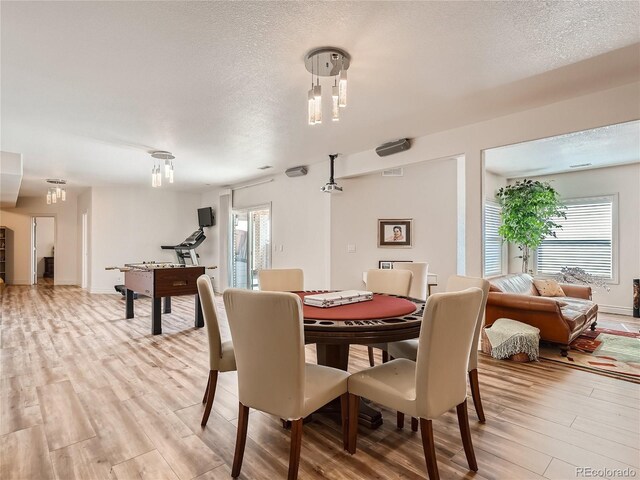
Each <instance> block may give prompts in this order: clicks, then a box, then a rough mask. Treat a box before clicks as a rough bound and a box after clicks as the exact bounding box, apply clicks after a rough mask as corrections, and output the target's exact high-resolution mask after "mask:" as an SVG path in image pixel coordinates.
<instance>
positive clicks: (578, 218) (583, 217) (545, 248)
mask: <svg viewBox="0 0 640 480" xmlns="http://www.w3.org/2000/svg"><path fill="white" fill-rule="evenodd" d="M565 203H566V209H565V213H566V214H567V218H566V219H565V218H555V219H554V220H553V221H554V222H556V223H557V224H559V225H562V228H561V229H557V230H556V237H555V238H554V237H547V238H546V239H545V240H544V241H543V242H542V245H540V247H538V250H537V269H538V273H547V274H554V273H557V272H559V271H560V269H561V268H562V267H580V268H582V269H583V270H584V271H586V272H587V273H590V274H591V275H595V276H598V277H602V278H605V279H612V278H613V197H611V196H607V197H594V198H582V199H575V200H567V201H566V202H565Z"/></svg>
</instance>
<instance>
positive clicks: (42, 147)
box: [0, 1, 640, 195]
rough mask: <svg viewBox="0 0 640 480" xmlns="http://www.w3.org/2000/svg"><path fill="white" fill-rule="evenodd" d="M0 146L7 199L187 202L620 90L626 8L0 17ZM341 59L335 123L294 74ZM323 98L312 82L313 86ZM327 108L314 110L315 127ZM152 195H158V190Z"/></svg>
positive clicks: (337, 7) (13, 11)
mask: <svg viewBox="0 0 640 480" xmlns="http://www.w3.org/2000/svg"><path fill="white" fill-rule="evenodd" d="M0 8H1V41H2V46H1V67H2V69H1V81H2V86H1V94H2V105H1V121H2V131H1V145H0V147H1V148H0V149H1V150H4V151H10V152H19V153H22V154H23V159H24V180H23V185H22V190H21V194H23V195H24V194H40V193H42V192H43V191H45V189H46V186H45V184H44V179H45V178H47V177H59V178H66V179H67V180H68V181H69V184H70V186H71V187H73V186H76V187H82V186H88V185H115V184H121V185H141V186H150V170H151V159H150V157H149V154H148V152H150V151H152V150H169V151H171V152H173V154H174V155H175V156H176V160H175V166H176V184H174V185H172V186H170V187H169V188H176V189H183V190H202V189H203V188H206V187H205V184H212V185H224V184H230V183H234V182H238V181H243V180H246V179H250V178H253V177H257V176H260V175H264V173H265V172H262V171H260V170H258V167H260V166H262V165H265V164H268V165H273V166H274V169H273V170H272V171H273V172H276V171H282V170H284V169H285V168H287V167H291V166H294V165H299V164H310V163H315V162H319V161H324V162H327V154H329V153H333V152H341V153H343V154H350V153H354V152H358V151H363V150H368V149H372V148H374V147H375V146H377V145H379V144H381V143H383V142H385V141H388V140H390V139H395V138H400V137H415V136H419V135H424V134H427V133H430V132H434V131H440V130H445V129H448V128H453V127H455V126H459V125H463V124H469V123H473V122H477V121H481V120H484V119H487V118H493V117H496V116H499V115H505V114H508V113H511V112H514V111H518V110H523V109H526V108H531V107H534V106H537V105H541V104H544V103H548V102H552V101H558V100H561V99H563V98H568V97H572V96H577V95H581V94H585V93H588V92H591V91H595V90H599V89H602V88H610V87H614V86H617V85H622V84H626V83H630V82H632V81H637V79H638V71H639V68H640V55H639V54H638V52H639V44H638V41H639V40H640V34H639V32H638V24H640V4H639V3H638V2H595V1H589V2H435V1H433V2H2V3H1V7H0ZM323 45H334V46H337V47H340V48H343V49H345V50H347V51H348V52H349V53H350V54H351V56H352V63H351V68H350V69H349V106H348V107H347V109H346V111H345V112H344V115H343V118H342V119H341V121H340V122H339V123H338V124H332V123H331V122H325V123H324V124H322V125H321V126H313V127H310V126H308V125H306V92H307V89H308V88H309V83H310V75H309V74H308V73H307V72H306V70H305V68H304V63H303V58H304V55H305V53H306V52H307V51H309V50H310V49H312V48H315V47H319V46H323ZM325 85H326V86H328V85H329V84H328V83H325ZM328 108H329V105H328V103H327V104H325V116H328V115H327V112H328ZM163 188H166V187H163Z"/></svg>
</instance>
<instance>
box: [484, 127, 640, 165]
mask: <svg viewBox="0 0 640 480" xmlns="http://www.w3.org/2000/svg"><path fill="white" fill-rule="evenodd" d="M484 158H485V168H486V169H487V170H488V171H490V172H493V173H496V174H498V175H500V176H503V177H506V178H518V177H525V176H532V175H549V174H553V173H562V172H571V171H574V170H585V169H592V168H602V167H610V166H613V165H624V164H627V163H638V162H640V121H634V122H627V123H619V124H617V125H609V126H606V127H601V128H593V129H591V130H584V131H581V132H573V133H568V134H566V135H558V136H556V137H549V138H542V139H540V140H533V141H531V142H523V143H517V144H515V145H508V146H505V147H499V148H492V149H489V150H486V151H485V152H484ZM572 166H573V167H572Z"/></svg>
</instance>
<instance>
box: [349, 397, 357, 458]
mask: <svg viewBox="0 0 640 480" xmlns="http://www.w3.org/2000/svg"><path fill="white" fill-rule="evenodd" d="M359 412H360V397H359V396H358V395H353V394H351V393H350V394H349V449H348V451H349V453H350V454H352V455H353V454H354V453H356V443H357V441H358V413H359Z"/></svg>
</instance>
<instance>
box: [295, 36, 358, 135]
mask: <svg viewBox="0 0 640 480" xmlns="http://www.w3.org/2000/svg"><path fill="white" fill-rule="evenodd" d="M350 64H351V57H350V56H349V54H348V53H347V52H345V51H344V50H340V49H339V48H335V47H323V48H317V49H315V50H311V51H310V52H309V53H308V54H307V56H306V57H305V59H304V65H305V67H306V68H307V70H308V71H309V73H311V89H310V90H309V93H308V95H307V109H308V110H307V111H308V121H309V125H318V124H320V123H322V86H321V85H320V77H333V85H332V86H331V120H332V121H334V122H337V121H339V120H340V109H341V108H344V107H346V106H347V70H348V69H349V65H350ZM314 78H315V83H314Z"/></svg>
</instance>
